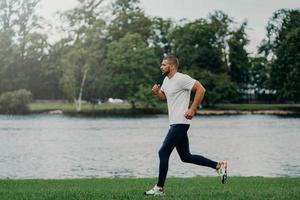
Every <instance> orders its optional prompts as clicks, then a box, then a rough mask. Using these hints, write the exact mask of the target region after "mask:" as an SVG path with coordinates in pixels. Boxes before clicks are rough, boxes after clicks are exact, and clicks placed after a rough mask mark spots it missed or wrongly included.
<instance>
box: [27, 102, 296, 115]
mask: <svg viewBox="0 0 300 200" xmlns="http://www.w3.org/2000/svg"><path fill="white" fill-rule="evenodd" d="M30 113H31V114H40V113H42V114H52V115H71V116H74V115H79V116H81V115H82V116H130V115H154V114H167V107H166V105H165V104H161V105H160V106H159V107H157V108H145V107H143V106H138V107H137V108H136V109H132V108H131V105H130V104H126V103H125V104H124V103H123V104H109V103H103V104H96V105H94V104H83V105H82V109H81V111H80V112H77V111H76V109H75V106H74V104H71V103H32V104H30ZM197 115H280V116H300V104H218V105H215V106H214V107H209V108H206V107H205V108H202V109H199V110H198V111H197Z"/></svg>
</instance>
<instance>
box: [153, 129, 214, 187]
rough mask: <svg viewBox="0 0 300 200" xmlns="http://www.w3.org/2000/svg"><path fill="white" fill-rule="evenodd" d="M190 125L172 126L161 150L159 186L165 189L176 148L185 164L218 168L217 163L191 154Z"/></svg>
mask: <svg viewBox="0 0 300 200" xmlns="http://www.w3.org/2000/svg"><path fill="white" fill-rule="evenodd" d="M189 127H190V125H189V124H174V125H171V126H170V129H169V132H168V134H167V136H166V138H165V140H164V142H163V145H162V147H161V148H160V150H159V153H158V154H159V160H160V163H159V177H158V183H157V186H159V187H163V186H164V184H165V180H166V176H167V173H168V168H169V158H170V155H171V153H172V151H173V149H174V148H175V147H176V150H177V152H178V154H179V156H180V159H181V160H182V161H183V162H187V163H193V164H196V165H202V166H206V167H211V168H213V169H215V168H216V166H217V164H218V163H217V162H215V161H212V160H209V159H207V158H205V157H203V156H200V155H193V154H191V153H190V148H189V138H188V135H187V131H188V129H189Z"/></svg>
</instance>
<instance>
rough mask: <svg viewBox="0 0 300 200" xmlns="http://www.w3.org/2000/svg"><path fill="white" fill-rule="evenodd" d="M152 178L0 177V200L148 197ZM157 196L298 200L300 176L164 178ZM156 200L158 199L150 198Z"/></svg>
mask: <svg viewBox="0 0 300 200" xmlns="http://www.w3.org/2000/svg"><path fill="white" fill-rule="evenodd" d="M153 183H155V179H125V178H124V179H123V178H122V179H70V180H0V199H1V200H21V199H22V200H26V199H28V200H38V199H43V200H50V199H51V200H64V199H66V200H73V199H74V200H75V199H84V200H97V199H105V200H107V199H122V200H123V199H136V200H141V199H152V198H153V197H145V196H144V195H143V191H144V190H145V189H147V188H149V187H151V186H153ZM159 198H161V199H172V200H176V199H189V200H192V199H197V200H198V199H247V200H251V199H253V200H254V199H255V200H257V199H289V200H293V199H300V178H287V177H285V178H262V177H251V178H246V177H231V178H230V181H229V182H228V183H227V184H225V185H222V184H221V183H220V182H219V180H218V179H217V177H194V178H168V179H167V187H166V196H164V197H159ZM153 199H158V198H156V197H155V198H153Z"/></svg>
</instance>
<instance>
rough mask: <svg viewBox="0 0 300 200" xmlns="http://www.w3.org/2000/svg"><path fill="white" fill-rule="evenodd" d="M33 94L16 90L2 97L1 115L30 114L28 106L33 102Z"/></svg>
mask: <svg viewBox="0 0 300 200" xmlns="http://www.w3.org/2000/svg"><path fill="white" fill-rule="evenodd" d="M31 96H32V95H31V92H30V91H28V90H24V89H22V90H16V91H13V92H5V93H3V94H1V95H0V113H2V114H26V113H29V107H28V104H29V103H30V102H31Z"/></svg>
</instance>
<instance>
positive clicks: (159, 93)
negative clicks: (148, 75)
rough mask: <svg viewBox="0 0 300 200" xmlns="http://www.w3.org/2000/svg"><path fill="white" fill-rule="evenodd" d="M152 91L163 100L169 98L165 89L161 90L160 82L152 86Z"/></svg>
mask: <svg viewBox="0 0 300 200" xmlns="http://www.w3.org/2000/svg"><path fill="white" fill-rule="evenodd" d="M152 93H153V94H154V95H155V96H157V97H158V98H159V99H160V100H162V101H164V100H166V99H167V98H166V95H165V93H164V92H163V91H161V89H160V85H158V84H155V85H154V86H153V87H152Z"/></svg>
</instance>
